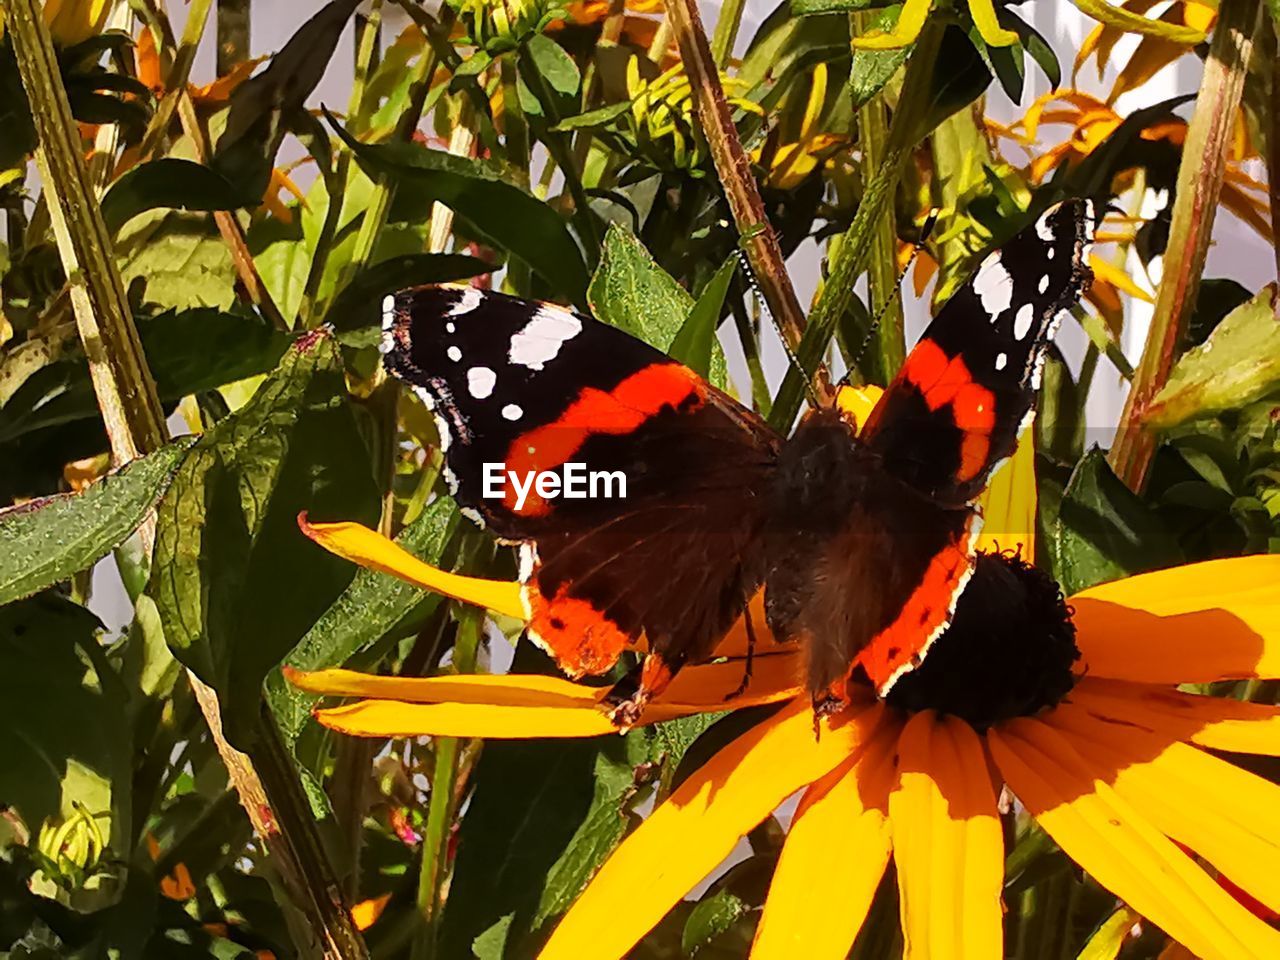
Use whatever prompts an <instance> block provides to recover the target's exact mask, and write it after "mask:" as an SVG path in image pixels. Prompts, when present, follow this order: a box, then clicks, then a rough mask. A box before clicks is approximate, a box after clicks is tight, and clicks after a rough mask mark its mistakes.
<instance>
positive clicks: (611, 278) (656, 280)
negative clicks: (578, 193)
mask: <svg viewBox="0 0 1280 960" xmlns="http://www.w3.org/2000/svg"><path fill="white" fill-rule="evenodd" d="M587 299H588V300H589V301H590V303H591V309H592V312H593V313H594V314H595V316H596V317H597V318H599V319H601V320H603V321H604V322H605V323H611V324H613V325H614V326H615V327H618V328H620V329H622V330H625V331H627V333H630V334H631V335H632V336H635V337H639V338H640V339H641V340H643V341H645V342H646V343H648V344H651V345H652V346H655V347H657V348H658V349H659V350H661V351H663V352H664V353H665V352H667V351H669V350H670V349H671V347H672V345H673V343H674V342H675V340H676V337H677V336H678V335H679V333H680V330H681V328H682V327H683V326H684V325H685V321H686V320H687V319H688V318H689V314H690V312H691V311H692V310H693V308H694V300H693V297H691V296H690V295H689V292H688V291H687V290H685V289H684V287H682V286H680V284H679V283H677V282H676V280H675V278H673V277H672V276H671V275H670V274H669V273H667V272H666V271H665V270H663V269H662V268H661V267H660V266H658V264H657V263H656V262H655V261H654V259H653V257H651V256H649V251H648V250H646V249H645V248H644V245H643V244H642V243H641V242H640V241H639V240H638V239H636V236H635V235H634V234H633V233H631V231H630V230H628V229H626V228H625V227H622V226H620V225H618V224H616V223H615V224H611V225H610V227H609V232H608V233H606V234H605V238H604V249H603V251H602V253H601V256H600V266H599V267H597V268H596V273H595V276H594V277H592V278H591V287H590V288H589V289H588V291H587ZM725 369H726V368H725V362H724V354H723V352H722V351H721V350H720V346H719V344H718V343H716V344H713V345H712V353H711V378H710V379H711V381H712V382H713V383H716V384H717V385H723V384H724V383H725V381H726V379H727V377H726V373H725Z"/></svg>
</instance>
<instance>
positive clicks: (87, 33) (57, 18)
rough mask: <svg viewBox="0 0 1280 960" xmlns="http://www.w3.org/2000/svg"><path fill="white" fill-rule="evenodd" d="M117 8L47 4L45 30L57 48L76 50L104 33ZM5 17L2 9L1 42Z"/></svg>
mask: <svg viewBox="0 0 1280 960" xmlns="http://www.w3.org/2000/svg"><path fill="white" fill-rule="evenodd" d="M114 5H115V0H45V4H44V22H45V26H47V27H48V28H49V34H50V36H52V37H53V42H54V43H55V44H57V45H58V46H60V47H73V46H75V45H76V44H77V43H81V42H83V41H85V40H88V39H89V38H90V37H93V36H96V35H97V34H99V33H101V32H102V28H103V27H104V26H105V25H106V23H107V17H109V16H110V15H111V8H112V7H113V6H114ZM4 13H5V11H4V10H3V8H0V40H3V39H4V31H5V23H4Z"/></svg>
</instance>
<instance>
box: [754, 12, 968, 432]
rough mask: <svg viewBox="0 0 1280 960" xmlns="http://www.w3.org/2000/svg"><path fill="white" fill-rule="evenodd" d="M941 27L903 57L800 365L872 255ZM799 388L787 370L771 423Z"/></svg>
mask: <svg viewBox="0 0 1280 960" xmlns="http://www.w3.org/2000/svg"><path fill="white" fill-rule="evenodd" d="M945 29H946V28H945V26H944V25H943V24H941V23H938V22H936V20H930V21H929V22H927V23H926V24H925V26H924V29H923V30H922V31H921V32H920V38H919V40H917V41H916V49H915V52H914V53H912V55H911V59H910V60H908V61H907V72H906V76H905V77H904V78H903V81H902V93H901V95H900V96H899V98H898V106H897V109H896V110H894V113H893V122H892V123H891V124H890V126H889V133H888V136H887V137H886V138H885V144H884V153H883V155H882V156H881V160H880V166H879V168H878V169H876V171H875V173H874V175H873V176H872V177H871V179H870V180H868V181H866V184H865V186H864V187H863V191H862V200H861V201H860V202H859V204H858V209H857V212H855V213H854V215H853V223H851V224H850V225H849V229H848V230H847V231H845V234H844V237H843V239H842V240H841V242H840V245H839V247H838V248H837V250H836V252H835V255H834V256H832V258H831V262H830V266H829V270H828V273H827V279H826V281H825V282H824V283H823V285H822V296H821V297H819V299H818V303H817V306H816V307H814V309H813V312H812V313H811V314H810V317H809V326H808V329H807V330H806V331H805V335H804V339H803V340H802V341H801V343H800V346H799V347H798V348H797V349H796V355H797V357H798V358H799V360H800V363H801V364H802V365H803V367H804V369H805V370H812V369H815V368H817V366H818V364H819V362H820V361H821V359H822V355H823V353H824V352H825V351H826V349H827V345H828V344H829V343H830V342H831V338H832V336H833V335H834V333H835V330H836V324H837V322H838V321H839V319H840V317H841V316H842V315H843V314H844V312H845V310H847V309H848V307H849V300H850V298H851V297H852V296H853V286H854V282H855V281H856V280H857V279H858V275H859V274H860V273H861V272H862V270H863V269H864V268H865V267H866V265H867V258H868V257H869V256H870V255H871V251H872V243H873V241H874V239H875V236H876V233H877V225H878V223H879V222H880V220H881V219H882V218H883V216H884V212H885V210H886V209H887V208H888V207H889V204H890V203H891V202H892V200H893V194H894V191H895V190H896V189H897V185H898V173H899V169H900V168H901V165H902V162H903V161H904V160H905V159H906V157H907V156H908V154H909V153H910V151H911V148H912V147H914V146H915V144H916V142H917V141H918V140H919V138H920V136H921V135H922V134H923V131H922V129H921V124H920V120H921V117H923V116H924V115H925V113H926V112H927V110H928V107H929V98H930V96H931V93H932V90H931V87H932V79H933V75H934V70H935V69H936V67H937V63H936V60H937V57H938V50H939V48H940V47H941V45H942V33H943V31H944V30H945ZM802 392H803V388H802V387H801V385H800V380H799V375H798V374H796V372H795V371H792V370H788V371H787V376H786V379H785V380H784V381H783V383H782V389H781V390H780V391H779V392H778V398H777V400H776V402H775V403H774V406H773V415H772V416H771V417H770V419H769V422H770V423H771V424H772V425H773V426H774V427H775V428H777V429H780V430H787V429H790V426H791V423H792V421H794V420H795V417H796V412H797V411H798V410H799V409H800V400H801V397H802Z"/></svg>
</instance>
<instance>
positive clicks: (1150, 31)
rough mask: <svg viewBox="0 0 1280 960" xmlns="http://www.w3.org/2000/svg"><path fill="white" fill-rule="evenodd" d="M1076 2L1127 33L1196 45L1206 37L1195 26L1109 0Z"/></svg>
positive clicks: (1101, 20) (1087, 14)
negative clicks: (1131, 9) (1165, 20)
mask: <svg viewBox="0 0 1280 960" xmlns="http://www.w3.org/2000/svg"><path fill="white" fill-rule="evenodd" d="M1075 4H1076V6H1077V7H1079V8H1080V11H1081V12H1082V13H1084V14H1085V15H1086V16H1089V17H1093V19H1095V20H1097V21H1098V22H1099V23H1105V24H1107V25H1108V26H1113V27H1116V28H1118V29H1120V30H1123V31H1124V32H1125V33H1140V34H1142V35H1144V36H1148V37H1160V38H1161V39H1163V40H1171V41H1173V42H1174V43H1183V44H1186V45H1187V46H1191V47H1193V46H1195V45H1196V44H1197V43H1200V42H1201V41H1203V40H1204V38H1205V33H1204V31H1203V30H1197V29H1196V28H1195V27H1187V26H1181V25H1179V24H1176V23H1163V22H1161V21H1159V20H1152V19H1151V18H1149V17H1144V16H1141V15H1139V14H1136V13H1131V12H1129V11H1128V10H1126V9H1124V8H1123V7H1117V6H1112V5H1111V4H1110V3H1107V0H1075Z"/></svg>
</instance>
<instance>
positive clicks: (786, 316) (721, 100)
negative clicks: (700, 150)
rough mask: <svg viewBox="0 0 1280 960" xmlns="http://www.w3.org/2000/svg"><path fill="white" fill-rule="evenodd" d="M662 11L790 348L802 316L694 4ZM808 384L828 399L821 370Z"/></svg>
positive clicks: (745, 242) (685, 1) (673, 1)
mask: <svg viewBox="0 0 1280 960" xmlns="http://www.w3.org/2000/svg"><path fill="white" fill-rule="evenodd" d="M666 9H667V18H668V20H670V22H671V25H672V27H673V28H674V30H675V34H676V40H677V42H678V43H679V44H680V57H681V59H682V60H683V62H684V68H685V71H686V72H687V73H688V75H689V82H690V84H691V86H692V91H693V100H694V103H695V105H696V106H697V109H698V119H699V121H700V122H701V124H702V131H703V133H704V134H705V135H706V137H707V144H708V145H709V146H710V148H711V159H712V161H713V162H714V163H715V167H716V174H717V175H718V176H719V177H720V184H721V186H722V187H723V188H724V194H725V199H726V200H728V202H729V210H730V211H731V212H732V214H733V220H734V223H735V224H736V225H737V228H738V233H739V235H740V237H741V239H740V241H739V242H740V243H741V244H742V248H743V250H744V251H745V252H746V254H747V259H748V260H749V261H750V263H751V269H752V272H753V273H755V276H756V281H757V282H758V283H759V284H760V291H761V293H762V294H763V296H764V300H765V303H766V304H767V305H768V307H769V310H770V312H771V313H772V314H773V316H774V318H775V319H776V320H777V322H778V326H779V328H780V329H781V332H782V335H783V337H785V338H786V340H787V342H788V343H789V344H790V345H791V346H792V347H793V348H794V347H795V346H796V345H797V344H799V343H800V338H801V336H802V334H803V333H804V326H805V321H804V311H803V310H802V309H801V308H800V301H799V299H798V298H797V297H796V292H795V288H794V287H792V286H791V277H790V276H789V275H788V273H787V265H786V262H785V261H784V260H783V258H782V248H781V247H779V246H778V238H777V236H776V235H775V234H774V232H773V226H772V225H771V224H770V223H769V219H768V216H767V215H766V214H765V209H764V201H763V200H761V199H760V191H759V189H758V188H757V187H756V181H755V177H754V176H753V175H752V173H751V161H750V159H748V157H747V154H746V151H745V150H743V149H742V141H741V140H740V139H739V138H738V130H737V128H736V127H735V126H734V124H733V115H732V114H731V113H730V111H729V104H728V102H727V101H726V100H725V96H724V87H723V86H722V85H721V83H720V71H719V69H718V68H717V67H716V62H715V59H714V57H713V56H712V54H711V48H710V46H709V45H708V44H707V35H706V33H705V32H704V31H703V29H702V18H701V16H700V15H699V13H698V6H697V3H696V0H666ZM813 385H814V389H815V390H816V391H817V393H818V395H819V396H820V397H825V398H829V397H830V394H831V390H830V386H831V385H830V380H829V377H828V376H827V372H826V370H825V369H823V368H821V367H818V368H817V369H816V370H815V373H814V376H813Z"/></svg>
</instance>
